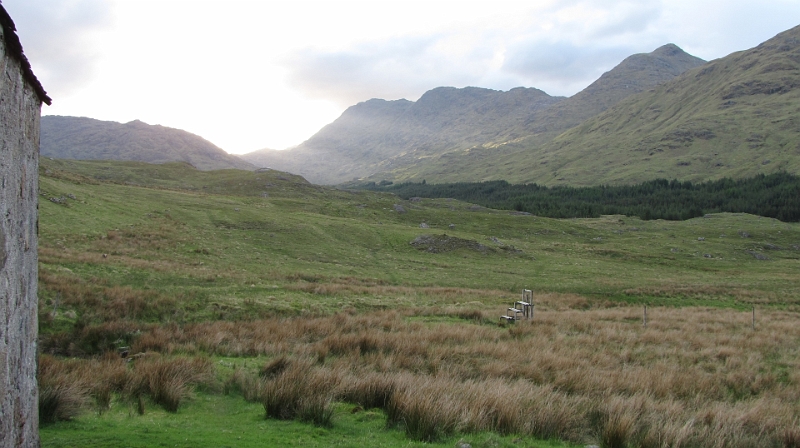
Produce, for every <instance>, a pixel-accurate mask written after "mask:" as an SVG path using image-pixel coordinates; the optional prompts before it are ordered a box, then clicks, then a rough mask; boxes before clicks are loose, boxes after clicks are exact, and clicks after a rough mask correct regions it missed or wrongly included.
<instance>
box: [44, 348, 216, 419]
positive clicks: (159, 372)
mask: <svg viewBox="0 0 800 448" xmlns="http://www.w3.org/2000/svg"><path fill="white" fill-rule="evenodd" d="M213 373H214V370H213V365H212V364H211V361H209V360H208V359H207V358H192V359H189V358H183V357H170V358H165V357H162V356H159V355H157V354H150V355H148V356H141V357H137V359H135V360H134V361H133V362H130V363H128V362H126V360H125V359H122V358H121V357H120V356H119V355H118V354H117V353H114V352H108V353H106V354H105V355H103V356H102V357H100V358H94V359H71V360H59V359H58V358H55V357H53V356H50V355H42V356H41V357H40V358H39V373H38V381H39V390H40V397H39V414H40V420H41V421H42V422H44V423H51V422H55V421H58V420H70V419H72V418H74V417H76V416H78V415H80V413H81V412H83V411H85V410H86V409H88V408H89V407H90V406H89V405H90V403H91V401H92V399H94V401H95V403H96V406H97V410H98V411H99V412H104V411H105V410H107V409H109V408H110V406H111V403H112V399H113V396H114V395H115V394H119V395H120V396H123V397H127V398H128V399H131V400H133V401H135V402H137V404H138V406H139V408H140V409H143V406H144V405H143V403H144V402H143V400H142V397H143V396H149V397H151V399H152V400H153V402H154V403H156V404H158V405H160V406H162V407H163V408H164V409H165V410H167V411H169V412H177V410H178V408H179V407H180V405H181V403H182V402H183V401H184V400H185V399H187V398H188V397H189V396H190V394H191V391H192V390H193V388H194V387H197V386H201V385H203V386H207V387H209V388H210V387H213V385H214V379H213ZM141 412H143V410H142V411H141ZM141 412H140V413H141Z"/></svg>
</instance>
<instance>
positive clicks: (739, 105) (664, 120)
mask: <svg viewBox="0 0 800 448" xmlns="http://www.w3.org/2000/svg"><path fill="white" fill-rule="evenodd" d="M798 104H800V27H796V28H793V29H791V30H788V31H786V32H783V33H781V34H779V35H777V36H776V37H774V38H773V39H770V40H769V41H767V42H764V43H762V44H761V45H759V46H757V47H755V48H753V49H750V50H747V51H742V52H738V53H734V54H731V55H729V56H727V57H725V58H722V59H718V60H715V61H712V62H710V63H708V64H706V65H704V66H703V67H700V68H697V69H694V70H691V71H689V72H686V73H684V74H683V75H682V76H680V77H678V78H676V79H675V80H673V81H671V82H668V83H666V84H664V85H661V86H659V87H657V88H656V89H654V90H653V91H650V92H644V93H642V94H639V95H636V96H632V97H630V98H628V99H627V100H625V101H623V102H621V103H620V104H618V105H617V106H616V107H614V108H612V109H610V110H608V111H606V112H604V113H603V114H601V115H598V116H597V117H594V118H592V119H590V120H587V121H586V122H584V123H583V124H581V125H580V126H578V127H576V128H573V129H571V130H569V131H567V132H565V133H564V134H563V135H560V136H559V137H558V138H556V139H555V140H553V141H552V142H551V143H549V144H547V145H545V146H544V147H541V148H539V147H536V148H528V149H526V150H524V151H521V152H519V153H517V154H514V155H512V156H507V157H505V158H502V159H500V160H497V161H496V162H495V163H497V164H498V166H504V167H505V169H499V170H498V171H499V173H498V174H496V175H497V176H498V177H501V178H505V179H508V180H510V181H517V182H537V183H541V184H549V185H552V184H569V185H597V184H601V183H616V184H621V183H635V182H640V181H643V180H648V179H653V178H668V179H672V178H676V179H679V180H690V181H699V180H710V179H719V178H722V177H745V176H752V175H755V174H758V173H773V172H777V171H787V172H789V173H793V174H798V173H800V106H798Z"/></svg>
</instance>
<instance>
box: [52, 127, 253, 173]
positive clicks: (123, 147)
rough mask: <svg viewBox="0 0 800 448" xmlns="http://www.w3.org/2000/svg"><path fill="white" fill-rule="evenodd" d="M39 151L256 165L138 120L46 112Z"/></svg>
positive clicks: (210, 165) (201, 165) (213, 166)
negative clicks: (118, 119) (119, 120)
mask: <svg viewBox="0 0 800 448" xmlns="http://www.w3.org/2000/svg"><path fill="white" fill-rule="evenodd" d="M40 152H41V154H42V155H43V156H45V157H53V158H58V159H82V160H132V161H139V162H148V163H166V162H186V163H189V164H191V165H193V166H195V167H197V168H198V169H201V170H218V169H226V168H237V169H254V167H253V166H252V165H250V164H249V163H247V162H245V161H244V160H242V159H240V158H238V157H236V156H233V155H230V154H228V153H226V152H225V151H223V150H222V149H220V148H218V147H217V146H215V145H214V144H212V143H211V142H209V141H207V140H205V139H203V138H202V137H199V136H197V135H194V134H191V133H189V132H186V131H182V130H180V129H173V128H167V127H164V126H158V125H148V124H146V123H143V122H141V121H139V120H135V121H131V122H129V123H124V124H123V123H116V122H113V121H101V120H95V119H92V118H83V117H63V116H54V115H46V116H44V117H42V124H41V142H40Z"/></svg>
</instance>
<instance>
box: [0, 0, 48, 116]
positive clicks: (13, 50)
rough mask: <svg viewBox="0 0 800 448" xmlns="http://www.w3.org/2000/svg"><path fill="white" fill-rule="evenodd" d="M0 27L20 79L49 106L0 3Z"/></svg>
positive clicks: (12, 25) (13, 26)
mask: <svg viewBox="0 0 800 448" xmlns="http://www.w3.org/2000/svg"><path fill="white" fill-rule="evenodd" d="M0 25H2V27H3V37H4V38H5V41H6V48H7V49H8V52H9V53H10V54H11V56H12V57H14V59H16V60H17V61H19V64H20V66H21V67H22V77H23V78H24V79H25V81H27V82H28V84H29V85H30V86H31V87H32V88H33V90H34V91H35V92H36V95H37V96H38V97H39V100H41V102H43V103H45V104H47V105H48V106H49V105H50V104H51V103H52V102H53V100H52V99H50V97H49V96H47V92H45V90H44V87H42V84H41V83H40V82H39V80H38V79H36V75H34V74H33V69H31V63H30V61H28V58H26V57H25V54H24V53H23V52H22V43H21V42H20V41H19V36H17V33H16V31H17V27H16V26H15V25H14V21H13V20H11V16H9V15H8V12H6V9H5V8H4V7H3V5H2V3H0Z"/></svg>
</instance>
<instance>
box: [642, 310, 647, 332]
mask: <svg viewBox="0 0 800 448" xmlns="http://www.w3.org/2000/svg"><path fill="white" fill-rule="evenodd" d="M642 325H643V326H645V327H646V326H647V305H645V306H644V315H642Z"/></svg>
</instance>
